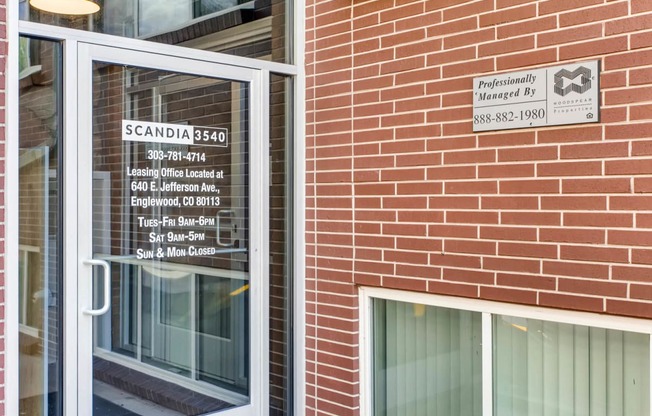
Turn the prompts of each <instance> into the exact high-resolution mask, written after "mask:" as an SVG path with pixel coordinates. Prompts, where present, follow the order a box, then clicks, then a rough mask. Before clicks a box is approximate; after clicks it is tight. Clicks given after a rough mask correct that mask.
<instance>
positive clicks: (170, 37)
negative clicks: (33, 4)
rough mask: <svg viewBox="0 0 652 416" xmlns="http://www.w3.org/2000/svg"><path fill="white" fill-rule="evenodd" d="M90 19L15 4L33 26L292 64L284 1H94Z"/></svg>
mask: <svg viewBox="0 0 652 416" xmlns="http://www.w3.org/2000/svg"><path fill="white" fill-rule="evenodd" d="M96 1H97V2H98V3H99V4H100V6H101V9H100V11H99V12H98V13H95V14H94V15H92V16H90V17H89V16H78V17H75V16H63V15H54V14H50V13H46V12H42V11H39V10H38V9H35V8H30V7H29V4H28V3H27V1H26V0H25V1H22V2H21V6H20V7H21V8H20V18H21V19H22V20H29V21H33V22H39V23H45V24H50V25H56V26H62V27H68V28H73V29H79V30H87V31H93V32H100V33H106V34H110V35H117V36H124V37H129V38H140V39H147V40H151V41H154V42H160V43H166V44H171V45H183V46H188V47H192V48H197V49H206V50H212V51H219V52H224V53H227V54H233V55H237V56H246V57H250V58H259V59H264V60H272V61H274V62H284V63H292V61H291V56H290V54H289V53H287V52H289V51H287V50H286V49H287V45H288V44H289V41H288V40H289V39H288V36H287V35H286V34H289V33H292V28H291V25H290V24H289V23H290V22H288V21H287V19H286V16H288V15H290V14H289V13H288V10H287V8H288V7H289V6H290V5H291V4H292V2H286V1H285V0H266V1H254V0H111V1H108V0H96Z"/></svg>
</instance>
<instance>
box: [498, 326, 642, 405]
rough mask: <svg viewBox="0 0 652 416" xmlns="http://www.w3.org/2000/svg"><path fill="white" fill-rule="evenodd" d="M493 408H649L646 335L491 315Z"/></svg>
mask: <svg viewBox="0 0 652 416" xmlns="http://www.w3.org/2000/svg"><path fill="white" fill-rule="evenodd" d="M493 328H494V329H493V331H494V335H493V337H494V347H493V354H494V412H495V414H499V415H505V416H512V415H513V416H520V415H548V414H555V415H573V416H594V415H646V414H649V413H650V336H649V335H647V334H636V333H632V332H624V331H617V330H611V329H603V328H592V327H588V326H581V325H571V324H564V323H557V322H546V321H540V320H537V319H526V318H517V317H511V316H504V315H495V316H494V318H493Z"/></svg>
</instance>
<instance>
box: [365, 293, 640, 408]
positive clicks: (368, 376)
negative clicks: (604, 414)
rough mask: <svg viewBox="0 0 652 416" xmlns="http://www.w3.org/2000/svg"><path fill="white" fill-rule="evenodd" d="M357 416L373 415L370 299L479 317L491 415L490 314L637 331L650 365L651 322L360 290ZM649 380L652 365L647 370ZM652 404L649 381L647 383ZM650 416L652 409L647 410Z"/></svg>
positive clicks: (486, 399)
mask: <svg viewBox="0 0 652 416" xmlns="http://www.w3.org/2000/svg"><path fill="white" fill-rule="evenodd" d="M358 296H359V307H360V334H359V345H360V352H359V354H360V415H361V416H371V415H373V372H372V369H373V365H372V360H373V353H372V351H373V349H372V348H373V309H372V307H373V300H374V299H384V300H392V301H398V302H407V303H416V304H422V305H428V306H436V307H442V308H450V309H457V310H463V311H469V312H478V313H481V314H482V414H483V416H492V415H493V339H492V336H493V331H492V317H493V315H508V316H513V317H518V318H526V319H537V320H541V321H548V322H557V323H564V324H571V325H583V326H589V327H594V328H603V329H613V330H618V331H627V332H636V333H641V334H647V335H649V336H650V363H652V322H650V321H649V320H645V319H635V318H626V317H621V316H613V315H601V314H597V313H589V312H576V311H567V310H561V309H548V308H542V307H537V306H526V305H516V304H510V303H500V302H492V301H488V300H479V299H468V298H458V297H452V296H443V295H434V294H430V293H418V292H406V291H401V290H394V289H384V288H379V287H360V288H359V292H358ZM650 377H652V364H651V368H650ZM650 386H651V387H650V392H649V394H650V400H651V401H652V382H651V383H650ZM650 416H652V407H651V410H650Z"/></svg>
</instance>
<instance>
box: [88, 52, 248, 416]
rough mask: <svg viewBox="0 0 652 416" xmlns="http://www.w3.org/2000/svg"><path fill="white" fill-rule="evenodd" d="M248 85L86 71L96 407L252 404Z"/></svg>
mask: <svg viewBox="0 0 652 416" xmlns="http://www.w3.org/2000/svg"><path fill="white" fill-rule="evenodd" d="M249 117H250V115H249V84H248V83H245V82H236V81H231V80H224V79H216V78H208V77H199V76H191V75H186V74H182V73H173V72H166V71H160V70H151V69H146V68H140V67H132V66H124V65H113V64H108V63H102V62H96V63H95V64H94V68H93V138H92V140H93V160H92V169H93V196H92V201H93V257H94V258H95V259H102V260H105V261H106V262H108V264H109V265H110V275H109V276H103V275H102V273H100V270H99V268H97V269H96V273H95V277H94V279H95V283H94V286H93V287H94V302H95V308H97V309H100V308H101V307H102V304H103V302H104V300H105V298H106V297H105V293H104V292H103V288H104V287H105V286H104V284H103V279H105V278H109V279H110V294H109V296H108V299H109V303H110V309H109V312H108V313H106V314H103V315H101V316H98V317H96V318H95V320H96V321H95V325H94V334H93V336H94V345H95V348H94V357H93V365H94V368H93V376H94V385H93V389H94V409H95V413H96V414H110V413H109V412H110V411H111V409H115V408H116V406H117V408H126V409H128V410H129V411H131V412H134V413H136V414H142V415H149V414H162V415H165V414H183V415H199V414H207V413H212V412H215V411H219V410H223V409H229V408H233V407H236V406H239V405H244V404H246V403H249V396H250V378H249V374H250V370H249V368H250V356H249V351H250V344H249V343H250V340H249V338H250V337H249V333H250V331H249V329H250V316H249V302H250V300H249V299H250V298H249V293H250V274H249V268H250V263H249V261H250V258H249V249H248V247H249V226H250V224H249V153H248V149H249Z"/></svg>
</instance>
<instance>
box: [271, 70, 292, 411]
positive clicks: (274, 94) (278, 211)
mask: <svg viewBox="0 0 652 416" xmlns="http://www.w3.org/2000/svg"><path fill="white" fill-rule="evenodd" d="M291 82H292V80H291V78H290V77H284V76H281V75H275V74H271V85H270V103H271V106H270V114H269V118H270V132H269V134H270V157H271V160H270V171H271V178H270V185H269V186H270V187H269V198H270V200H269V206H270V209H269V224H270V229H269V248H270V257H269V259H270V261H269V293H270V296H269V310H270V313H269V408H270V409H269V412H270V415H272V416H285V415H290V414H292V373H293V371H292V370H293V365H292V347H293V345H292V325H291V319H292V300H293V294H292V290H293V270H292V250H293V247H292V232H293V223H292V203H293V194H292V183H293V179H294V176H293V170H292V168H293V165H292V159H293V154H294V153H293V151H292V149H293V145H294V141H293V140H292V136H291V135H292V129H291V128H290V126H291V123H292V117H291V116H290V115H291V114H292V111H291V107H290V106H291V101H290V96H291V88H290V87H291Z"/></svg>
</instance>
